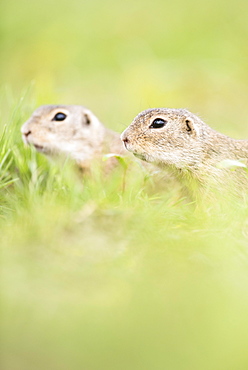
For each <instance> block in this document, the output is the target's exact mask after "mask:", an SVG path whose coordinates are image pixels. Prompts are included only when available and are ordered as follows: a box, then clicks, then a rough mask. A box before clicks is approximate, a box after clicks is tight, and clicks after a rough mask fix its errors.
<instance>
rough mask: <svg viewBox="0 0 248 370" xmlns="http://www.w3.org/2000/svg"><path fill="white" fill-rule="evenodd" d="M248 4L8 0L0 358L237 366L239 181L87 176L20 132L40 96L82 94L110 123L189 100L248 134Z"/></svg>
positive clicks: (241, 261)
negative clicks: (196, 190)
mask: <svg viewBox="0 0 248 370" xmlns="http://www.w3.org/2000/svg"><path fill="white" fill-rule="evenodd" d="M247 11H248V4H246V3H245V2H243V1H241V0H237V1H234V0H228V1H223V0H219V1H218V2H216V1H213V0H210V1H208V2H199V1H196V0H189V1H187V2H183V1H182V0H176V1H174V2H168V1H162V0H154V1H153V2H151V1H148V0H143V1H139V0H138V1H135V2H133V1H130V0H127V1H125V2H120V1H116V2H113V1H110V0H106V1H105V2H100V1H99V0H92V1H88V2H86V1H79V0H72V1H70V2H68V1H65V0H61V1H59V2H58V1H57V0H55V1H53V2H50V1H48V0H44V1H43V2H41V3H37V2H31V1H28V0H24V1H22V3H21V5H20V3H18V2H17V1H16V0H8V1H7V0H3V1H2V3H1V26H0V30H1V35H0V47H1V51H2V55H1V58H0V75H1V87H0V235H1V238H0V247H1V269H2V272H1V333H2V335H1V352H2V354H1V360H2V369H3V370H22V369H23V370H24V369H25V370H29V369H30V370H31V369H32V370H33V369H35V370H39V369H42V370H43V369H53V370H57V369H58V370H67V369H73V370H74V369H83V370H103V369H104V370H105V369H106V370H112V369H113V370H122V369H123V370H126V369H129V370H132V369H133V370H138V369H141V370H146V369H147V370H151V369H152V370H184V369H185V370H229V369H230V370H233V369H235V370H247V368H248V354H247V343H248V319H247V312H248V249H247V248H248V197H243V198H241V199H237V198H235V199H234V198H232V197H230V196H225V194H224V193H223V195H222V196H219V197H218V198H217V199H216V197H214V198H213V200H212V201H211V200H209V199H207V200H204V199H203V200H202V201H201V202H197V201H196V200H194V199H190V198H188V197H186V196H184V195H183V194H182V192H181V190H180V188H179V187H178V186H177V185H176V184H173V182H171V181H170V182H166V181H165V182H164V183H163V184H162V186H161V182H160V183H159V185H158V184H157V183H156V178H155V177H153V176H148V175H147V174H144V172H142V171H141V169H140V168H139V166H136V167H134V168H132V167H130V171H129V172H128V174H127V176H126V178H124V176H125V173H124V172H125V171H124V168H123V167H122V166H120V168H118V169H117V170H116V171H115V172H114V173H113V174H111V175H109V176H107V177H104V176H102V175H101V174H100V173H96V174H95V175H94V176H93V177H92V178H82V177H81V176H79V174H78V172H77V171H75V167H74V165H73V164H72V163H71V162H70V161H69V160H68V161H65V162H64V163H61V162H56V161H55V162H53V161H50V160H48V159H47V158H46V157H44V156H43V155H42V154H39V153H37V152H36V151H35V150H34V149H33V148H30V147H25V146H24V145H23V143H22V138H21V134H20V127H21V125H22V124H23V123H24V122H25V120H27V119H28V118H29V116H30V115H31V113H32V112H33V110H34V109H35V108H36V107H38V106H39V105H42V104H80V105H84V106H87V107H88V108H90V109H91V110H92V111H93V112H94V113H95V114H96V115H97V116H98V117H99V118H100V120H101V121H102V122H103V123H104V124H105V125H106V126H107V127H109V128H112V129H114V130H116V131H118V132H121V131H123V129H124V128H125V127H127V126H128V125H129V124H130V123H131V121H132V119H133V118H134V117H135V116H136V115H137V114H138V113H139V112H140V111H141V110H143V109H146V108H149V107H159V106H160V107H175V108H179V107H185V108H188V109H189V110H191V111H192V112H194V113H197V114H199V115H200V116H201V117H202V118H203V119H204V120H205V121H206V122H207V123H208V124H210V125H211V126H212V127H213V128H215V129H216V130H219V131H221V132H223V133H225V134H227V135H230V136H232V137H236V138H248V125H247V109H246V106H247V96H248V84H247V82H248V70H247V65H248V53H247V36H248V23H247ZM123 181H125V187H123Z"/></svg>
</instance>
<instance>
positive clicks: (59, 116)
mask: <svg viewBox="0 0 248 370" xmlns="http://www.w3.org/2000/svg"><path fill="white" fill-rule="evenodd" d="M66 117H67V116H66V114H64V113H57V114H55V116H54V117H53V119H52V121H64V119H66Z"/></svg>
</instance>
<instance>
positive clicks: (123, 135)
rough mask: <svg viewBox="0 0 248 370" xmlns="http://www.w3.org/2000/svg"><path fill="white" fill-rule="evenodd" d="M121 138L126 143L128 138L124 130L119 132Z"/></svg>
mask: <svg viewBox="0 0 248 370" xmlns="http://www.w3.org/2000/svg"><path fill="white" fill-rule="evenodd" d="M121 140H122V141H123V142H124V143H128V142H129V140H128V138H127V134H126V130H125V131H123V133H122V134H121Z"/></svg>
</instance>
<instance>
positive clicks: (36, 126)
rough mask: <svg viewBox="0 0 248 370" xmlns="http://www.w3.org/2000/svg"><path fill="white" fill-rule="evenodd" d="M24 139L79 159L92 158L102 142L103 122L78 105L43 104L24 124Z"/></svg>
mask: <svg viewBox="0 0 248 370" xmlns="http://www.w3.org/2000/svg"><path fill="white" fill-rule="evenodd" d="M21 132H22V137H23V141H24V142H25V143H26V144H31V145H33V146H34V147H35V148H36V149H37V150H38V151H40V152H42V153H44V154H49V155H52V154H56V153H65V154H66V155H69V156H71V157H73V158H74V159H76V160H78V161H81V162H82V161H84V160H86V161H87V160H89V159H90V158H91V157H92V154H94V152H95V150H96V148H98V146H99V145H101V142H102V140H103V136H104V126H103V125H102V124H101V122H100V121H99V120H98V118H97V117H96V116H95V115H94V114H93V113H92V112H91V111H90V110H89V109H87V108H85V107H82V106H79V105H43V106H41V107H39V108H38V109H36V110H35V111H34V113H33V114H32V116H31V117H30V119H29V120H28V121H27V122H26V123H24V125H23V126H22V128H21Z"/></svg>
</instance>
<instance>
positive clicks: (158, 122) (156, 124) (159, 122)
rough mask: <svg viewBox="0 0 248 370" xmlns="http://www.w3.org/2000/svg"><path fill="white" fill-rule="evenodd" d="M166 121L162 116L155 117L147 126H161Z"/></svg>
mask: <svg viewBox="0 0 248 370" xmlns="http://www.w3.org/2000/svg"><path fill="white" fill-rule="evenodd" d="M166 123H167V121H165V120H164V119H162V118H156V119H155V120H154V121H153V122H152V124H151V125H150V126H149V128H161V127H164V126H165V125H166Z"/></svg>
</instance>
